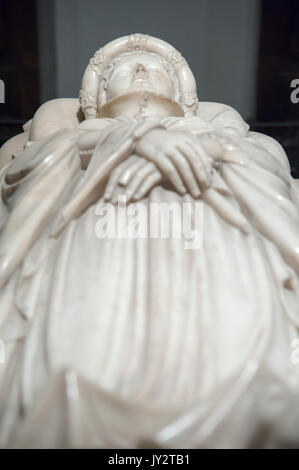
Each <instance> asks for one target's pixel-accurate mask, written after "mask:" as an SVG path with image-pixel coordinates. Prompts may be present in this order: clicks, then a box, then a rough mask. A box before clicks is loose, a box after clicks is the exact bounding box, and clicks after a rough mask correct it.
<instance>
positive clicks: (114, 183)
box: [104, 155, 163, 204]
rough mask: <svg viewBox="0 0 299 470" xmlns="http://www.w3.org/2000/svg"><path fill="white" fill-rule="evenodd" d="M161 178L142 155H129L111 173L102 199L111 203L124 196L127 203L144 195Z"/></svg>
mask: <svg viewBox="0 0 299 470" xmlns="http://www.w3.org/2000/svg"><path fill="white" fill-rule="evenodd" d="M162 180H163V176H162V173H161V172H160V171H159V170H158V169H157V168H156V166H155V165H154V164H153V163H151V162H149V161H148V160H146V159H145V158H143V157H139V156H137V155H131V156H130V157H129V158H127V159H126V160H125V161H124V162H122V163H121V164H120V165H118V167H117V168H115V169H114V170H113V172H112V173H111V176H110V178H109V181H108V183H107V186H106V189H105V193H104V199H105V201H107V202H108V201H111V202H112V203H113V204H115V203H116V202H117V200H118V197H119V196H125V197H126V202H127V203H128V202H130V201H137V200H139V199H142V198H143V197H145V196H146V195H147V194H148V193H149V191H150V190H151V189H153V188H154V187H155V186H156V185H157V184H159V183H160V182H162Z"/></svg>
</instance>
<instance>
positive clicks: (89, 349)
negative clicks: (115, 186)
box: [0, 117, 299, 447]
mask: <svg viewBox="0 0 299 470" xmlns="http://www.w3.org/2000/svg"><path fill="white" fill-rule="evenodd" d="M163 123H164V125H165V126H166V127H167V128H168V130H169V132H171V131H176V130H180V131H186V132H192V133H193V135H194V136H200V135H201V134H202V133H204V132H207V131H211V130H215V129H218V130H219V129H221V128H223V129H224V130H225V128H227V127H232V126H231V125H230V124H227V123H226V122H225V121H224V120H222V121H220V124H219V123H218V121H217V119H214V120H213V119H210V121H209V122H208V120H207V119H203V118H197V117H195V118H189V119H182V118H165V119H164V121H163ZM135 125H136V121H134V120H132V119H131V120H130V119H118V120H111V119H106V120H105V119H103V120H94V122H84V123H83V124H81V125H80V126H79V127H78V128H77V129H75V130H72V131H67V132H61V133H58V134H55V135H54V136H51V137H49V138H48V139H45V140H43V141H41V142H36V143H32V144H31V145H30V146H29V147H27V148H26V149H25V151H24V153H23V155H21V156H20V157H18V159H16V160H15V161H14V162H12V163H11V164H9V165H7V166H6V167H5V168H4V169H3V170H2V174H1V178H2V198H3V201H2V206H1V210H2V213H1V216H2V218H1V221H2V225H3V226H2V234H1V241H0V256H1V258H0V260H1V262H2V264H1V276H2V277H1V278H0V279H2V281H3V285H2V288H1V291H0V332H1V333H0V337H1V338H2V339H3V340H4V341H5V344H6V349H7V350H6V356H7V357H6V359H7V360H6V364H5V366H0V367H1V369H0V374H1V375H0V443H1V446H3V447H5V446H24V447H27V446H29V447H74V446H80V447H82V446H87V447H90V446H97V447H101V446H102V447H113V446H115V447H131V446H134V447H138V446H143V445H144V443H145V442H146V443H147V445H149V444H148V443H152V445H154V446H161V447H219V446H220V447H243V446H246V447H248V446H254V445H257V446H264V447H265V446H269V447H275V446H279V445H280V446H281V445H288V446H290V445H298V444H299V441H298V436H299V413H298V412H297V411H296V408H297V409H298V407H296V406H294V404H296V403H297V402H298V393H299V367H298V365H295V364H294V363H293V362H292V361H291V353H292V349H291V341H292V340H293V339H294V338H297V337H298V320H299V317H298V314H299V307H298V292H299V290H298V273H299V268H298V266H299V263H298V251H296V249H297V248H298V246H299V210H298V200H297V189H296V185H295V182H294V181H293V180H292V178H291V176H290V173H289V167H288V163H287V159H286V157H285V155H284V153H283V151H282V149H281V148H279V144H277V143H276V142H275V141H273V140H272V139H270V138H266V137H264V136H259V135H257V134H254V133H249V132H248V131H247V128H246V127H244V126H243V124H242V123H241V120H240V126H243V127H242V130H241V131H240V129H239V128H238V132H239V137H238V142H239V144H240V147H241V149H242V151H243V157H242V159H243V163H242V164H240V165H238V164H235V163H230V162H224V163H223V165H222V167H221V170H219V173H218V174H217V173H216V174H215V176H214V180H213V186H214V190H215V191H216V192H218V193H219V194H221V195H222V197H224V198H225V199H226V200H227V201H228V202H229V204H231V207H233V208H234V210H236V211H238V212H240V213H241V214H243V215H244V216H245V217H246V219H247V222H248V226H249V233H248V234H245V233H243V232H242V231H241V230H240V229H239V228H237V227H235V226H233V225H231V224H230V223H229V222H228V221H227V220H224V219H223V218H222V217H221V215H220V214H219V213H217V211H215V210H214V208H213V207H211V206H210V205H209V204H207V203H205V202H202V206H203V218H202V227H201V229H202V235H203V238H202V243H201V245H200V247H199V248H197V249H186V247H185V244H184V243H185V241H184V240H183V239H182V238H174V237H169V238H165V239H153V238H135V239H134V238H117V237H116V238H98V237H97V236H96V235H95V226H96V223H97V221H98V220H99V217H98V215H97V211H98V208H99V206H101V204H103V203H104V202H103V198H102V196H101V195H100V196H99V197H98V198H97V200H96V201H94V202H92V203H91V204H89V206H88V207H87V208H86V210H84V211H83V212H82V213H81V214H80V216H79V217H77V218H75V219H73V220H71V221H70V222H69V223H68V224H67V226H66V227H65V229H64V230H63V231H62V232H61V233H60V234H59V236H53V233H54V232H55V227H56V226H57V220H58V219H59V214H60V212H61V208H62V207H63V206H64V205H65V204H66V202H68V201H70V200H72V198H74V195H76V194H77V193H79V192H80V190H81V188H82V187H83V186H84V184H87V185H88V181H89V179H90V178H91V177H92V173H93V171H94V168H96V167H97V166H99V165H100V164H101V162H102V160H103V155H105V154H106V153H107V148H108V147H107V146H108V145H110V146H111V143H110V144H109V142H108V141H109V135H112V134H113V132H120V134H119V135H120V137H119V142H118V143H117V147H119V146H121V143H122V142H121V139H122V137H121V135H123V134H122V133H121V131H120V129H121V128H122V127H123V128H125V129H126V133H127V132H128V130H129V132H130V129H133V127H134V126H135ZM95 129H96V130H98V132H99V136H101V133H103V132H106V131H107V129H112V130H111V132H110V131H108V134H107V135H108V137H107V138H106V139H102V143H101V144H99V145H97V147H96V149H95V150H94V152H93V155H92V159H91V163H90V165H89V166H88V168H87V169H86V170H83V169H82V166H81V163H80V158H79V151H78V140H79V138H81V137H82V135H84V134H85V133H88V132H93V131H94V130H95ZM109 132H110V134H109ZM240 134H241V135H240ZM126 135H127V134H126ZM99 139H101V137H99ZM107 142H108V143H107ZM110 148H111V147H109V149H110ZM105 152H106V153H105ZM37 198H38V199H37ZM37 200H38V201H40V202H39V203H37ZM188 201H189V202H190V201H191V202H192V201H193V200H192V198H191V196H190V195H185V196H180V195H179V194H177V193H176V192H175V190H174V189H171V188H170V187H166V186H163V185H162V184H161V185H158V186H157V187H156V188H154V189H153V190H152V191H151V192H150V194H149V195H148V196H147V197H146V198H144V200H143V202H144V203H145V204H146V205H147V207H149V203H151V202H156V203H160V202H164V203H165V202H166V203H173V202H176V203H178V204H180V205H182V204H183V203H184V202H188ZM193 203H194V201H193ZM132 204H136V203H132ZM96 208H97V210H96ZM7 266H8V267H7ZM7 273H8V274H7Z"/></svg>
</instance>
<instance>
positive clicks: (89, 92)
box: [79, 34, 198, 119]
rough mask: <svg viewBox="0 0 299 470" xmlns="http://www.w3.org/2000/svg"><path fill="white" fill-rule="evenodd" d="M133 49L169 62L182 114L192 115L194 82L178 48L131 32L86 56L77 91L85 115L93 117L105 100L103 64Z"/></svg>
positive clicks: (195, 102)
mask: <svg viewBox="0 0 299 470" xmlns="http://www.w3.org/2000/svg"><path fill="white" fill-rule="evenodd" d="M133 52H148V53H152V54H155V55H156V56H158V57H160V58H161V59H162V60H163V61H164V63H165V62H166V63H167V64H169V67H171V69H172V70H173V74H174V76H175V78H176V84H177V87H178V90H177V100H178V102H179V104H180V105H181V107H182V108H183V110H184V113H185V116H193V115H195V114H196V111H197V107H198V98H197V93H196V82H195V79H194V76H193V73H192V71H191V70H190V68H189V66H188V64H187V62H186V60H185V59H184V58H183V56H182V55H181V54H180V52H178V51H177V50H176V49H175V48H174V47H172V46H171V45H170V44H168V43H167V42H165V41H162V40H161V39H157V38H154V37H152V36H148V35H144V34H131V35H130V36H124V37H121V38H119V39H115V40H114V41H112V42H109V43H108V44H106V46H104V47H102V48H101V49H99V50H98V51H96V52H95V54H94V55H93V57H92V58H91V59H90V61H89V64H88V66H87V68H86V70H85V73H84V75H83V79H82V86H81V91H80V95H79V100H80V103H81V108H82V110H83V112H84V115H85V119H91V118H95V117H96V116H97V113H98V110H99V109H100V108H101V107H102V106H103V105H104V104H106V102H107V93H106V91H105V88H103V87H100V84H101V81H102V80H103V78H104V77H105V75H107V67H108V68H109V66H110V68H111V64H113V61H114V60H115V59H116V58H117V57H119V56H123V55H124V54H128V53H133Z"/></svg>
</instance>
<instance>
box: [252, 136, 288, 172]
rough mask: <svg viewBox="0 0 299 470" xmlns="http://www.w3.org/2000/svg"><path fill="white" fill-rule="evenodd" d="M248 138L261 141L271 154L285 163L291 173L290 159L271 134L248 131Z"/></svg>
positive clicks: (284, 165)
mask: <svg viewBox="0 0 299 470" xmlns="http://www.w3.org/2000/svg"><path fill="white" fill-rule="evenodd" d="M248 140H252V141H254V142H257V143H259V144H260V145H262V146H263V147H264V148H265V150H267V151H268V152H269V153H270V154H271V155H273V156H274V157H275V158H276V159H277V160H279V162H280V163H281V164H282V165H283V167H284V168H285V169H286V170H287V172H288V173H290V171H291V168H290V163H289V159H288V157H287V155H286V153H285V151H284V149H283V147H282V146H281V145H280V143H279V142H277V140H275V139H273V137H270V136H269V135H265V134H261V133H259V132H253V131H251V132H249V133H248Z"/></svg>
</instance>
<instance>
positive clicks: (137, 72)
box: [135, 64, 147, 78]
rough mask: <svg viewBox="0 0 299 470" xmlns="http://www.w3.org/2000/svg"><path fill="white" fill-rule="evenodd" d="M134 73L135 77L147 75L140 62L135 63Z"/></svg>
mask: <svg viewBox="0 0 299 470" xmlns="http://www.w3.org/2000/svg"><path fill="white" fill-rule="evenodd" d="M135 75H136V77H142V78H146V77H147V70H146V68H145V67H144V65H142V64H137V66H136V70H135Z"/></svg>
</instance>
